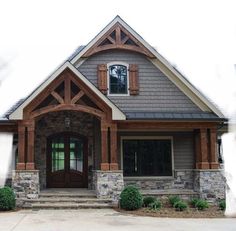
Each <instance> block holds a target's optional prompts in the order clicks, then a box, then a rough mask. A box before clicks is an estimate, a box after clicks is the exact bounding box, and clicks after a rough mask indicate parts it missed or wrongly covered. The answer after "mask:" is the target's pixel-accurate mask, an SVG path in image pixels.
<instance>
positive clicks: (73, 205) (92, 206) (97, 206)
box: [23, 203, 113, 209]
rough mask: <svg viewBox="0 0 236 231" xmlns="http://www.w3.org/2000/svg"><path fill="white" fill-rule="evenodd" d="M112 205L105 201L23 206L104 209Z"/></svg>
mask: <svg viewBox="0 0 236 231" xmlns="http://www.w3.org/2000/svg"><path fill="white" fill-rule="evenodd" d="M112 207H113V205H111V204H105V203H104V204H101V203H78V204H76V203H45V204H41V203H33V204H31V206H23V208H31V209H102V208H112Z"/></svg>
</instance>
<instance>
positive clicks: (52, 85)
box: [23, 72, 65, 119]
mask: <svg viewBox="0 0 236 231" xmlns="http://www.w3.org/2000/svg"><path fill="white" fill-rule="evenodd" d="M64 74H65V72H63V73H62V74H61V75H60V76H58V77H57V78H56V79H54V80H53V81H52V82H51V83H50V84H49V85H48V86H47V87H46V88H45V89H44V90H43V91H42V92H41V93H39V94H38V95H37V97H35V98H34V99H33V100H32V101H31V102H30V103H29V104H28V105H27V106H26V107H25V108H24V110H23V118H24V119H29V114H30V112H32V111H33V110H34V109H35V108H36V107H37V106H38V105H39V104H40V103H42V102H43V101H44V100H45V99H46V98H47V97H48V95H50V94H51V92H52V91H53V90H54V89H56V88H57V87H58V86H59V85H60V84H61V83H62V82H63V81H64Z"/></svg>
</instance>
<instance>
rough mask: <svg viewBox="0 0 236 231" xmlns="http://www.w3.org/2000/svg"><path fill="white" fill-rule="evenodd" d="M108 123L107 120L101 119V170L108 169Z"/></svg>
mask: <svg viewBox="0 0 236 231" xmlns="http://www.w3.org/2000/svg"><path fill="white" fill-rule="evenodd" d="M107 139H108V125H107V123H106V122H105V121H103V120H101V155H102V160H101V170H102V171H108V170H109V163H108V140H107Z"/></svg>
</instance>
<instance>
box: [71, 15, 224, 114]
mask: <svg viewBox="0 0 236 231" xmlns="http://www.w3.org/2000/svg"><path fill="white" fill-rule="evenodd" d="M117 23H119V24H120V25H122V27H124V28H125V29H126V30H127V31H128V32H129V33H130V34H132V36H134V37H135V38H136V39H137V40H138V41H139V42H140V43H141V44H142V45H143V46H144V47H145V48H146V49H147V50H148V51H150V53H152V54H153V55H154V56H155V57H154V58H149V60H150V61H151V62H152V63H153V64H154V65H155V66H156V67H158V68H159V69H160V70H161V71H162V72H163V73H164V74H165V75H166V76H167V77H168V78H169V80H170V81H172V82H173V83H174V84H175V85H176V86H177V87H178V88H179V89H180V90H181V91H182V92H183V93H184V94H185V95H186V96H188V97H189V98H190V100H191V101H192V102H193V103H195V104H196V105H197V106H198V107H199V108H200V109H201V110H202V111H204V112H213V113H215V114H216V115H217V116H218V117H220V118H225V116H224V115H223V114H222V112H221V111H220V110H219V109H218V108H217V107H216V106H215V105H214V104H213V103H212V102H211V101H210V100H209V99H208V98H207V97H206V96H205V95H204V94H203V93H202V92H200V91H199V90H198V89H197V88H196V87H195V86H193V85H192V84H191V83H190V82H189V81H188V80H187V79H186V78H185V77H184V76H183V75H182V74H181V73H180V72H179V71H178V70H177V69H176V68H174V67H173V66H172V65H171V64H170V63H169V62H168V61H167V60H166V59H165V58H164V57H163V56H162V55H160V54H159V53H158V52H157V51H156V50H155V49H154V48H153V47H152V46H151V45H150V44H148V43H147V42H146V41H145V40H144V39H143V38H142V37H141V36H140V35H139V34H138V33H137V32H136V31H135V30H133V29H132V28H131V27H130V26H129V25H128V24H127V23H126V22H125V21H124V20H122V19H121V18H120V16H116V17H115V18H114V19H113V20H112V21H111V22H110V23H109V24H108V25H107V26H106V27H105V28H104V29H103V30H102V31H101V32H100V33H99V34H97V35H96V36H95V37H94V38H93V39H92V40H91V41H90V42H89V43H88V44H87V45H86V46H84V47H83V48H81V47H80V48H81V49H79V50H77V51H76V52H75V53H74V55H73V58H72V57H71V59H70V62H71V63H72V64H73V65H75V66H76V67H78V66H79V65H80V64H81V62H80V60H81V58H82V57H83V55H84V54H86V52H87V51H88V50H89V49H91V48H92V47H93V46H95V45H96V43H97V42H98V41H99V40H100V39H101V38H102V37H103V36H104V35H105V34H106V33H107V32H108V31H109V30H110V29H111V28H112V27H114V25H116V24H117Z"/></svg>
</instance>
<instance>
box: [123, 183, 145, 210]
mask: <svg viewBox="0 0 236 231" xmlns="http://www.w3.org/2000/svg"><path fill="white" fill-rule="evenodd" d="M142 203H143V198H142V195H141V194H140V192H139V190H138V189H137V188H136V187H134V186H127V187H126V188H125V189H124V190H123V191H122V192H121V194H120V207H121V208H122V209H125V210H136V209H139V208H141V207H142Z"/></svg>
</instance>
